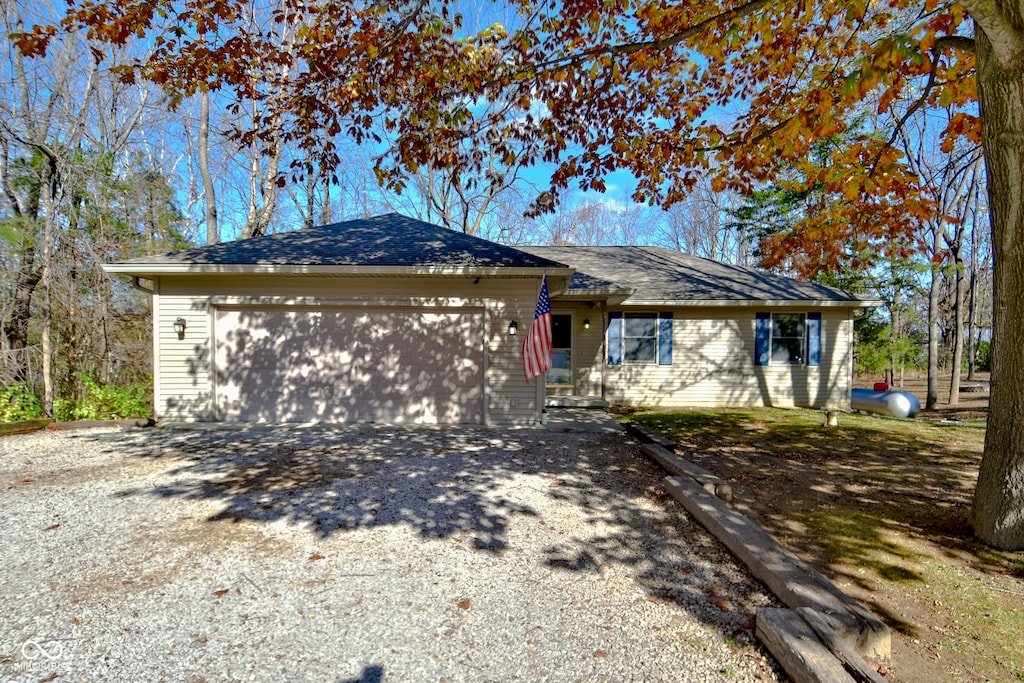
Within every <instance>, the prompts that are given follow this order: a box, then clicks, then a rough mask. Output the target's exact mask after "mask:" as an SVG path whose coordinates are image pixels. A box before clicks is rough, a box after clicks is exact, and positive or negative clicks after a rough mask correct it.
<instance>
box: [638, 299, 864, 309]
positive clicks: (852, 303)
mask: <svg viewBox="0 0 1024 683" xmlns="http://www.w3.org/2000/svg"><path fill="white" fill-rule="evenodd" d="M622 305H623V306H625V307H644V308H655V307H661V308H673V307H676V308H678V307H686V308H690V307H694V306H699V307H707V308H726V307H729V308H734V307H741V308H755V307H756V308H876V307H878V306H882V305H883V303H882V302H881V301H879V300H878V299H852V300H838V299H827V300H815V299H793V300H789V299H744V300H738V301H737V300H734V299H690V300H688V301H678V300H668V301H665V300H658V301H655V300H646V301H644V300H637V299H629V300H628V301H624V302H623V303H622Z"/></svg>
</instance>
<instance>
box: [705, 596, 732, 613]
mask: <svg viewBox="0 0 1024 683" xmlns="http://www.w3.org/2000/svg"><path fill="white" fill-rule="evenodd" d="M708 602H710V603H711V604H712V605H714V606H715V607H717V608H718V609H720V610H722V611H723V612H724V611H725V610H727V609H729V596H728V595H712V596H711V597H710V598H708Z"/></svg>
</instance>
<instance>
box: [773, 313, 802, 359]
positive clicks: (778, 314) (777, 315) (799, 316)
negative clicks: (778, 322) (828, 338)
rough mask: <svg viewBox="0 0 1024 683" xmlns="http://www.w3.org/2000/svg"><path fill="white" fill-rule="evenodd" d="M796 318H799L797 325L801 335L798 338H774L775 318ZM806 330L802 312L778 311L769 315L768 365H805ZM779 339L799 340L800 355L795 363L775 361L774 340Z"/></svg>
mask: <svg viewBox="0 0 1024 683" xmlns="http://www.w3.org/2000/svg"><path fill="white" fill-rule="evenodd" d="M782 316H786V317H796V318H799V321H800V322H799V325H800V329H801V333H800V336H799V337H789V336H782V335H780V336H778V337H776V336H775V318H776V317H782ZM807 332H808V330H807V314H806V313H803V312H799V313H794V312H792V311H785V312H783V311H779V312H773V313H772V315H771V325H769V327H768V364H769V365H773V364H774V365H807V341H808V337H809V335H808V333H807ZM776 339H779V340H782V339H799V340H800V355H799V356H798V357H797V360H796V361H793V360H789V361H781V360H775V340H776Z"/></svg>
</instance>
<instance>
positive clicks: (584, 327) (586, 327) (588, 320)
mask: <svg viewBox="0 0 1024 683" xmlns="http://www.w3.org/2000/svg"><path fill="white" fill-rule="evenodd" d="M583 329H585V330H589V329H590V318H587V319H586V320H584V321H583Z"/></svg>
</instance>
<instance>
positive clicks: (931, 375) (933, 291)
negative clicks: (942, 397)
mask: <svg viewBox="0 0 1024 683" xmlns="http://www.w3.org/2000/svg"><path fill="white" fill-rule="evenodd" d="M932 230H933V231H934V232H933V241H932V255H933V256H934V255H936V254H938V253H939V249H940V248H941V244H940V241H939V240H940V237H939V235H940V232H939V228H938V226H933V227H932ZM931 267H932V284H931V287H930V288H929V290H928V398H927V399H926V401H925V409H926V410H935V406H937V405H938V403H939V284H940V279H941V273H940V272H939V268H940V264H938V263H936V262H935V261H934V260H932V264H931Z"/></svg>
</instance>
